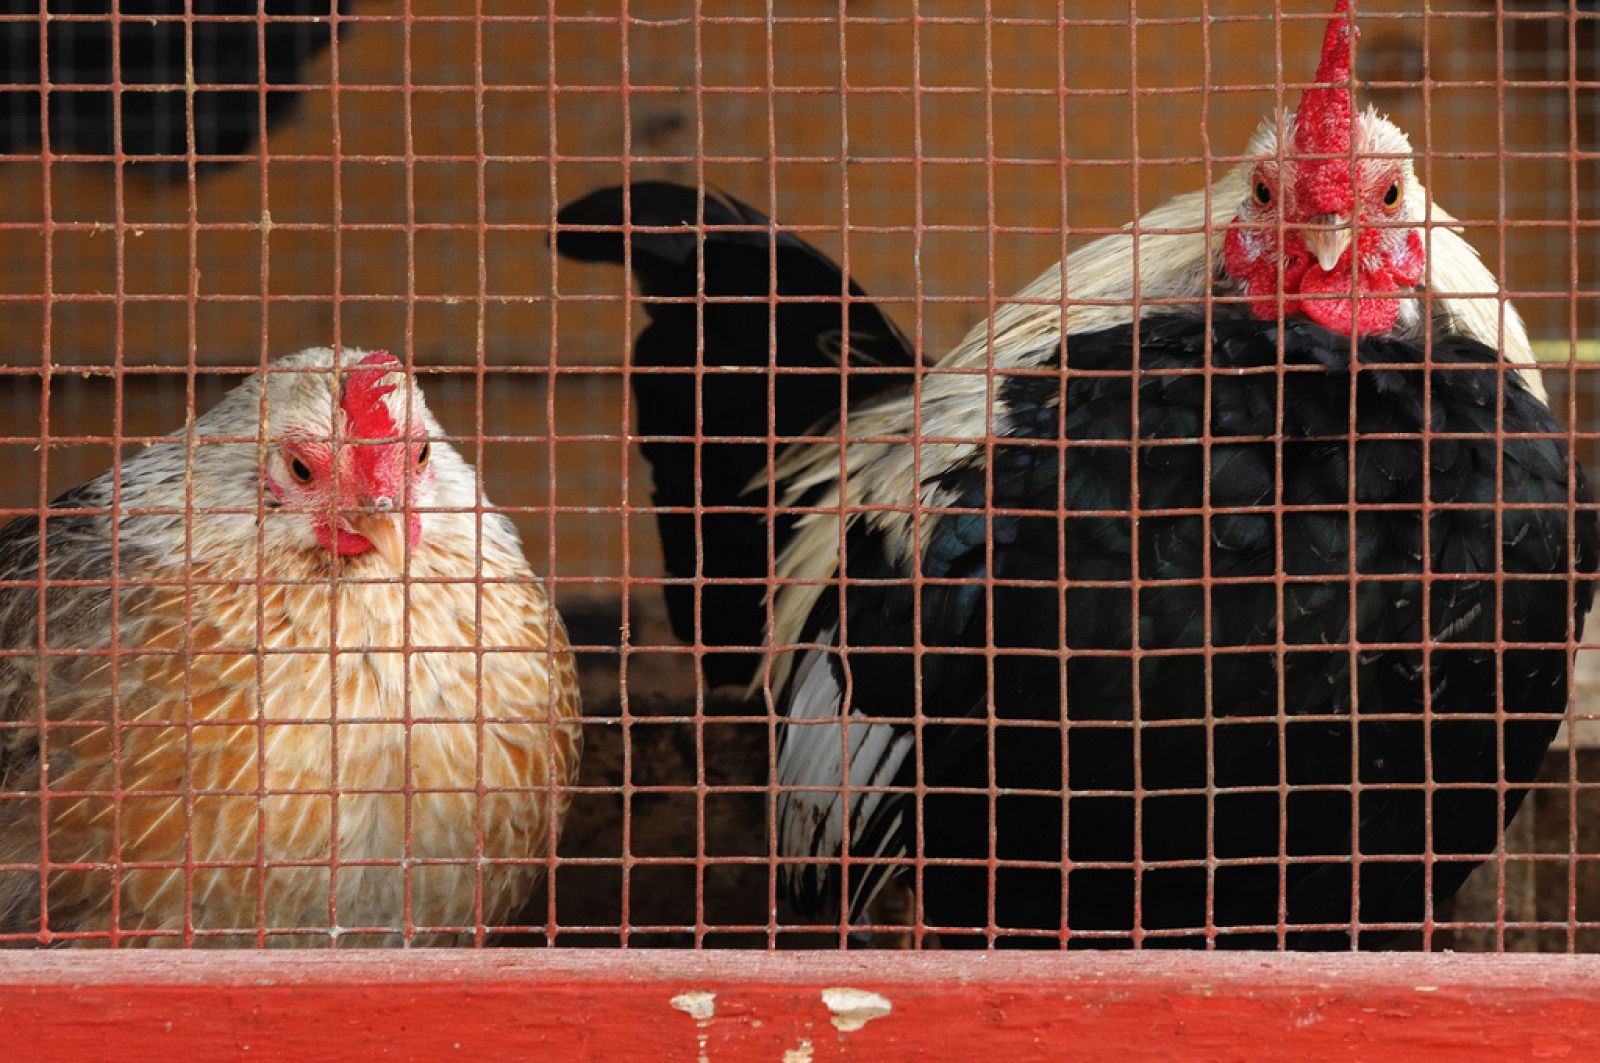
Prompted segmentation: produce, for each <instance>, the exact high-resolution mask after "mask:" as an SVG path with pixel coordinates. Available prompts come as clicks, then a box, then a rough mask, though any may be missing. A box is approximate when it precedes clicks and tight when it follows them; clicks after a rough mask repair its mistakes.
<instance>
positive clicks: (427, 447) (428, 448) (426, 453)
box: [417, 443, 433, 469]
mask: <svg viewBox="0 0 1600 1063" xmlns="http://www.w3.org/2000/svg"><path fill="white" fill-rule="evenodd" d="M432 447H433V444H431V443H424V444H422V449H421V450H419V451H417V468H419V469H420V468H422V467H423V466H424V465H426V464H428V458H429V457H431V456H432Z"/></svg>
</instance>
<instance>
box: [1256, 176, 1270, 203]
mask: <svg viewBox="0 0 1600 1063" xmlns="http://www.w3.org/2000/svg"><path fill="white" fill-rule="evenodd" d="M1256 202H1257V203H1259V204H1261V205H1262V206H1263V207H1265V206H1267V205H1268V204H1269V203H1271V202H1272V189H1270V188H1268V187H1267V184H1266V182H1265V181H1257V182H1256Z"/></svg>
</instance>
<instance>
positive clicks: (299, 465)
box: [289, 458, 311, 484]
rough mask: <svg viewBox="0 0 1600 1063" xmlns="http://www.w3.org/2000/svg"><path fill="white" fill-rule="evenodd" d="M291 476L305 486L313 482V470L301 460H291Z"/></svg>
mask: <svg viewBox="0 0 1600 1063" xmlns="http://www.w3.org/2000/svg"><path fill="white" fill-rule="evenodd" d="M289 475H290V476H293V477H294V478H295V479H296V480H298V481H299V482H300V483H303V484H308V483H310V482H311V469H310V467H309V466H307V465H306V463H305V462H303V461H301V460H300V459H299V458H290V459H289Z"/></svg>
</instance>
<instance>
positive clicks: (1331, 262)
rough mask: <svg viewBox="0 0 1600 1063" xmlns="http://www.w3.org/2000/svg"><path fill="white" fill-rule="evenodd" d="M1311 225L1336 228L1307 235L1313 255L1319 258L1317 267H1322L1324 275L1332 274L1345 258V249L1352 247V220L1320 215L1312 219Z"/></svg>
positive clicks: (1341, 216)
mask: <svg viewBox="0 0 1600 1063" xmlns="http://www.w3.org/2000/svg"><path fill="white" fill-rule="evenodd" d="M1311 223H1312V224H1313V225H1331V226H1336V228H1331V229H1317V230H1314V231H1311V232H1307V233H1306V234H1305V235H1306V243H1307V244H1309V245H1310V246H1311V253H1312V254H1314V255H1316V256H1317V265H1319V266H1321V267H1322V270H1323V272H1324V273H1332V272H1333V267H1335V266H1337V265H1338V264H1339V259H1340V258H1342V257H1343V256H1344V251H1345V248H1347V247H1349V246H1350V219H1348V218H1346V217H1344V216H1343V215H1340V214H1319V215H1317V216H1316V217H1315V218H1312V219H1311Z"/></svg>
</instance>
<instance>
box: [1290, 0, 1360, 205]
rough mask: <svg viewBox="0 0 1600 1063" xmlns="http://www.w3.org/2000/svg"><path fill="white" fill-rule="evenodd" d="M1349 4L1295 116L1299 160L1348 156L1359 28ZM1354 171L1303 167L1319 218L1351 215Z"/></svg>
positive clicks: (1345, 166) (1337, 10)
mask: <svg viewBox="0 0 1600 1063" xmlns="http://www.w3.org/2000/svg"><path fill="white" fill-rule="evenodd" d="M1349 12H1350V3H1349V0H1338V2H1337V3H1335V4H1334V6H1333V18H1332V19H1331V20H1330V21H1329V22H1328V31H1327V33H1326V34H1325V35H1324V36H1323V38H1322V59H1321V61H1320V62H1319V63H1318V64H1317V78H1316V80H1317V84H1316V85H1315V86H1313V87H1312V88H1309V89H1306V92H1305V96H1303V97H1302V98H1301V100H1300V109H1299V110H1298V111H1297V112H1296V113H1295V120H1294V150H1295V154H1297V155H1348V154H1349V153H1350V130H1351V122H1352V111H1353V107H1352V105H1351V101H1350V80H1351V73H1350V42H1351V40H1352V38H1353V37H1354V36H1355V32H1356V28H1355V23H1354V22H1352V21H1351V19H1350V14H1349ZM1349 174H1350V165H1349V163H1348V162H1345V161H1343V160H1340V159H1319V160H1317V161H1315V162H1303V163H1301V180H1300V182H1299V184H1300V194H1301V196H1302V197H1306V196H1309V197H1310V200H1311V202H1310V203H1309V204H1308V206H1310V207H1311V208H1312V209H1313V210H1314V211H1317V212H1330V213H1333V212H1338V211H1341V210H1344V209H1348V206H1349V200H1350V199H1351V191H1350V177H1349Z"/></svg>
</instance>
